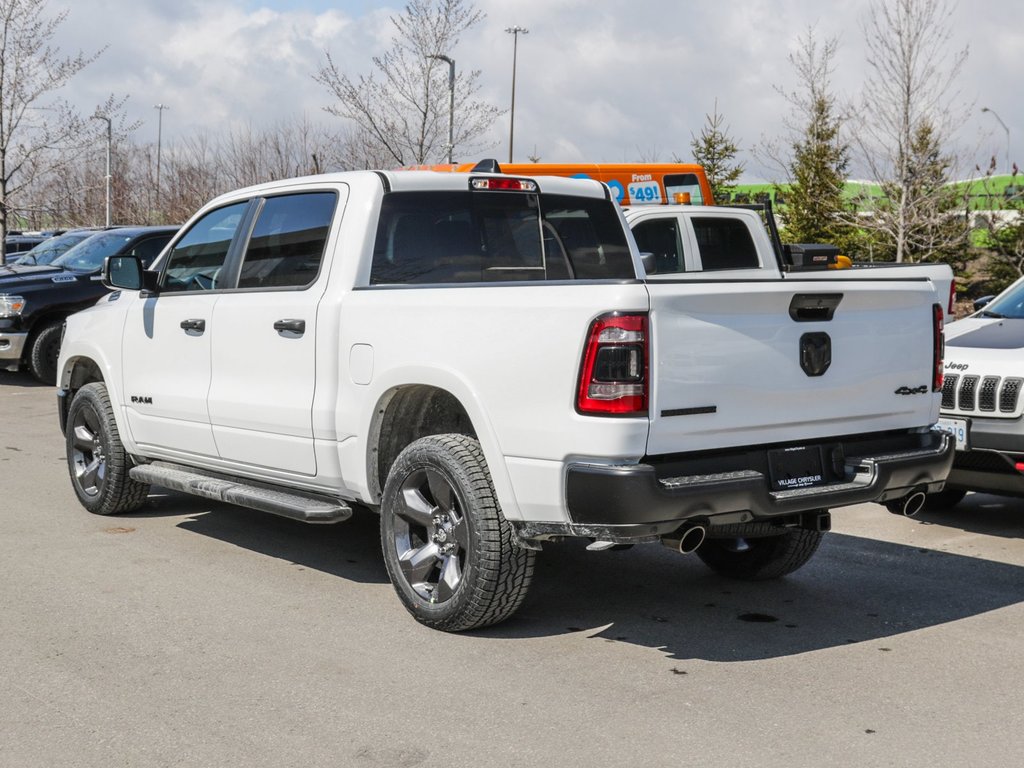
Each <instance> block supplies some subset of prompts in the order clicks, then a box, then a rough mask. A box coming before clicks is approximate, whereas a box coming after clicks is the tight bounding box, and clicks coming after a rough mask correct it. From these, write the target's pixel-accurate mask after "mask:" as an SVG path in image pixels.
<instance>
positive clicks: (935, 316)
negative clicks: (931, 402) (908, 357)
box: [932, 304, 945, 392]
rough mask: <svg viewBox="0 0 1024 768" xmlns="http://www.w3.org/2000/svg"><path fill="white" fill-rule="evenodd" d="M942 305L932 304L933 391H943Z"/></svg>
mask: <svg viewBox="0 0 1024 768" xmlns="http://www.w3.org/2000/svg"><path fill="white" fill-rule="evenodd" d="M944 346H945V344H944V342H943V339H942V306H941V305H939V304H933V305H932V392H941V391H942V356H943V352H944V351H945V350H944Z"/></svg>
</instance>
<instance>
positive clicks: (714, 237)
mask: <svg viewBox="0 0 1024 768" xmlns="http://www.w3.org/2000/svg"><path fill="white" fill-rule="evenodd" d="M693 233H694V236H695V238H696V240H697V250H698V252H699V254H700V262H701V268H702V269H703V270H704V271H705V272H711V271H715V270H725V269H757V268H758V267H759V266H760V261H759V260H758V258H757V247H756V246H755V245H754V239H753V238H752V237H751V236H750V230H749V229H748V228H747V225H746V223H744V222H743V221H742V220H741V219H734V218H727V217H724V216H694V217H693Z"/></svg>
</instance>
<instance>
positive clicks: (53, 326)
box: [28, 323, 63, 384]
mask: <svg viewBox="0 0 1024 768" xmlns="http://www.w3.org/2000/svg"><path fill="white" fill-rule="evenodd" d="M62 328H63V323H48V324H47V325H44V326H43V327H42V328H40V329H39V332H38V333H37V334H36V335H35V336H34V337H33V339H32V346H31V348H30V349H29V357H28V367H29V370H30V371H32V375H33V376H35V377H36V378H37V379H39V381H41V382H43V383H44V384H56V383H57V358H58V357H59V356H60V334H61V329H62Z"/></svg>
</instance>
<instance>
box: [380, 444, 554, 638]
mask: <svg viewBox="0 0 1024 768" xmlns="http://www.w3.org/2000/svg"><path fill="white" fill-rule="evenodd" d="M380 512H381V514H380V518H381V519H380V530H381V544H382V549H383V552H384V564H385V565H386V566H387V570H388V576H389V577H390V578H391V583H392V584H393V585H394V588H395V592H397V593H398V597H399V598H400V599H401V601H402V603H403V604H404V605H405V607H406V608H407V609H408V611H409V612H410V613H411V614H412V615H413V617H415V619H416V620H417V621H418V622H420V623H421V624H425V625H426V626H428V627H432V628H434V629H440V630H444V631H446V632H460V631H463V630H467V629H478V628H480V627H486V626H489V625H492V624H497V623H498V622H500V621H504V620H505V619H507V618H508V617H509V616H511V615H512V614H513V613H515V611H516V609H518V608H519V606H520V605H521V604H522V602H523V600H524V599H525V598H526V593H527V590H528V589H529V586H530V581H531V580H532V578H533V565H534V554H535V553H534V552H532V551H530V550H527V549H522V548H520V547H519V546H517V545H516V543H515V538H514V534H513V531H512V526H511V525H509V523H508V521H507V520H505V518H504V516H503V515H502V514H501V508H500V507H499V505H498V500H497V498H495V495H494V486H493V485H492V484H491V476H490V473H489V472H488V470H487V463H486V462H485V460H484V456H483V452H482V451H481V450H480V444H479V443H478V442H477V441H476V440H474V439H473V438H471V437H466V436H465V435H455V434H449V435H432V436H430V437H424V438H422V439H420V440H417V441H416V442H414V443H412V444H411V445H409V446H407V447H406V448H405V450H403V451H402V452H401V453H400V454H399V455H398V458H397V459H396V460H395V463H394V465H393V466H392V467H391V471H390V472H389V473H388V479H387V482H386V483H385V485H384V497H383V500H382V504H381V510H380Z"/></svg>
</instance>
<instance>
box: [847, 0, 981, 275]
mask: <svg viewBox="0 0 1024 768" xmlns="http://www.w3.org/2000/svg"><path fill="white" fill-rule="evenodd" d="M952 13H953V8H952V6H951V5H950V3H949V2H948V1H947V0H884V1H882V0H879V1H877V2H875V3H874V4H873V5H872V7H871V12H870V15H869V18H868V21H867V24H866V27H865V35H866V38H867V47H868V71H869V72H870V75H869V77H868V79H867V81H866V83H865V95H864V103H863V106H862V110H861V113H862V116H863V127H862V132H861V134H860V137H859V140H858V143H859V146H860V149H861V150H862V152H861V154H862V156H863V160H864V163H865V165H866V167H867V168H868V169H869V171H870V173H871V174H872V177H873V178H874V180H875V181H876V182H877V183H878V184H879V185H880V186H881V188H882V192H883V199H882V200H881V201H880V202H878V203H877V204H875V205H874V207H873V211H872V212H871V215H870V216H868V217H864V218H862V219H861V220H860V222H859V223H860V225H861V226H863V227H865V228H866V229H869V230H871V231H873V232H875V233H876V234H878V235H880V236H881V237H882V238H883V239H884V240H885V241H888V243H889V244H890V247H891V249H892V252H893V254H894V256H895V260H896V261H904V260H921V259H928V258H932V254H933V253H935V252H939V254H941V252H948V251H950V250H955V249H956V248H958V247H961V246H962V245H963V244H964V243H966V240H967V226H966V220H965V219H964V222H963V225H962V226H959V227H956V226H954V227H951V226H949V222H950V220H951V218H955V217H956V216H957V215H958V214H957V211H956V209H957V203H956V201H955V200H951V199H950V190H949V189H948V187H947V185H946V184H945V183H944V182H945V181H946V180H948V178H949V175H950V173H949V172H950V170H951V169H954V168H955V166H956V162H957V161H956V158H955V156H954V154H953V153H952V152H950V151H947V149H946V148H947V147H948V146H949V143H950V142H949V137H950V135H951V133H952V130H953V127H954V124H955V123H956V122H957V120H959V119H960V117H962V115H959V114H956V111H955V108H954V107H952V106H950V105H952V104H953V103H954V102H955V101H956V97H957V93H956V91H955V88H954V85H955V81H956V78H957V76H958V75H959V74H960V71H961V69H962V67H963V64H964V61H965V60H966V58H967V48H963V49H960V50H951V46H952V42H953V20H952ZM961 218H963V217H962V216H961Z"/></svg>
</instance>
